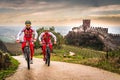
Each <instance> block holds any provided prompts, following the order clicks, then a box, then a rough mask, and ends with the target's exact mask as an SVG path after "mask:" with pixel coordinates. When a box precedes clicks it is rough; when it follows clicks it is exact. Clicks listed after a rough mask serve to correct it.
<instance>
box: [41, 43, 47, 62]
mask: <svg viewBox="0 0 120 80" xmlns="http://www.w3.org/2000/svg"><path fill="white" fill-rule="evenodd" d="M42 54H43V60H44V61H45V55H46V45H45V44H43V45H42Z"/></svg>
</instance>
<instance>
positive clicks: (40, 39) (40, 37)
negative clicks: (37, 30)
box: [39, 32, 44, 41]
mask: <svg viewBox="0 0 120 80" xmlns="http://www.w3.org/2000/svg"><path fill="white" fill-rule="evenodd" d="M43 35H44V32H42V33H41V34H40V36H39V41H42V37H43Z"/></svg>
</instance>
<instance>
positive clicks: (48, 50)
mask: <svg viewBox="0 0 120 80" xmlns="http://www.w3.org/2000/svg"><path fill="white" fill-rule="evenodd" d="M47 65H48V66H50V49H49V48H48V49H47Z"/></svg>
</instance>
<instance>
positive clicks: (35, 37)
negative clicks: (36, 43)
mask: <svg viewBox="0 0 120 80" xmlns="http://www.w3.org/2000/svg"><path fill="white" fill-rule="evenodd" d="M33 32H34V33H33V34H34V35H35V36H34V39H35V40H37V37H38V33H37V32H36V30H35V29H33Z"/></svg>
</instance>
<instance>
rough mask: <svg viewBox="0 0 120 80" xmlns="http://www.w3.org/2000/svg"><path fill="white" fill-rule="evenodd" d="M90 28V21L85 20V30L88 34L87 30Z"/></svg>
mask: <svg viewBox="0 0 120 80" xmlns="http://www.w3.org/2000/svg"><path fill="white" fill-rule="evenodd" d="M88 28H90V19H84V20H83V30H84V32H86V30H87V29H88Z"/></svg>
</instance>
